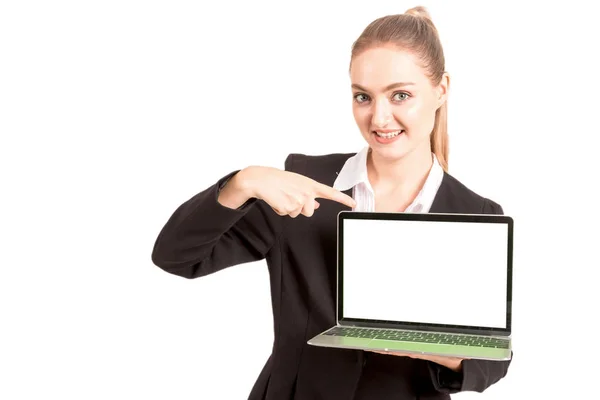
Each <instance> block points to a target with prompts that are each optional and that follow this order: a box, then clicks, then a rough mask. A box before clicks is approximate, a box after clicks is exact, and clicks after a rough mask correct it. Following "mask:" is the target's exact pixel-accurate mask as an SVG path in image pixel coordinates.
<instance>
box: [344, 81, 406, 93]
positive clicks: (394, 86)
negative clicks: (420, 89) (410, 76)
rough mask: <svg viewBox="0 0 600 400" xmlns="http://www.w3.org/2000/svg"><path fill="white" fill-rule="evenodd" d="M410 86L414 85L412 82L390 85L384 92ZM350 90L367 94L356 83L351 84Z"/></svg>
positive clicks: (365, 90)
mask: <svg viewBox="0 0 600 400" xmlns="http://www.w3.org/2000/svg"><path fill="white" fill-rule="evenodd" d="M411 85H414V83H413V82H396V83H392V84H391V85H387V86H386V87H385V89H384V91H386V92H387V91H388V90H392V89H396V88H399V87H404V86H411ZM352 88H353V89H358V90H362V91H363V92H368V90H367V89H365V88H363V87H362V86H360V85H357V84H356V83H353V84H352Z"/></svg>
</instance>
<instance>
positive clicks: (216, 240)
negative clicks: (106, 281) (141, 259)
mask: <svg viewBox="0 0 600 400" xmlns="http://www.w3.org/2000/svg"><path fill="white" fill-rule="evenodd" d="M291 164H292V156H291V155H289V156H288V157H287V158H286V160H285V169H286V170H289V168H290V167H291ZM238 172H239V170H238V171H234V172H231V173H229V174H228V175H226V176H224V177H222V178H221V179H219V180H218V181H217V182H216V183H215V184H213V185H212V186H210V187H208V188H207V189H205V190H203V191H202V192H200V193H198V194H196V195H195V196H193V197H192V198H190V199H189V200H187V201H186V202H185V203H183V204H181V205H180V206H179V207H178V208H177V209H176V210H175V212H174V213H173V214H172V215H171V217H170V218H169V219H168V221H167V222H166V224H165V225H164V227H163V228H162V230H161V231H160V233H159V234H158V237H157V238H156V241H155V243H154V247H153V250H152V256H151V259H152V262H153V263H154V264H155V265H156V266H158V267H160V268H161V269H163V270H164V271H166V272H169V273H171V274H174V275H178V276H181V277H184V278H188V279H193V278H198V277H202V276H206V275H209V274H212V273H214V272H217V271H220V270H222V269H225V268H227V267H231V266H234V265H238V264H243V263H248V262H253V261H259V260H262V259H264V258H265V257H266V256H267V254H268V253H269V251H270V249H271V248H272V247H273V246H274V244H275V242H276V240H277V237H278V235H279V232H280V225H281V222H280V219H281V217H280V216H279V215H277V214H276V213H275V211H273V209H272V208H271V207H270V206H269V205H268V204H267V203H266V202H264V201H262V200H258V199H250V200H249V201H248V202H246V203H245V204H244V205H242V206H241V207H240V208H238V209H231V208H228V207H225V206H223V205H221V203H219V202H218V201H217V198H218V195H219V191H220V189H221V188H222V187H223V186H224V185H225V184H226V183H227V181H228V180H229V179H231V178H232V177H233V176H234V175H235V174H236V173H238Z"/></svg>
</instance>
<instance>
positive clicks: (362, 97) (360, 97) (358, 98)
mask: <svg viewBox="0 0 600 400" xmlns="http://www.w3.org/2000/svg"><path fill="white" fill-rule="evenodd" d="M354 101H356V102H357V103H359V104H361V103H364V102H366V101H369V96H367V95H366V94H364V93H357V94H355V95H354Z"/></svg>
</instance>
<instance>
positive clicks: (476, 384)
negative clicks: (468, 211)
mask: <svg viewBox="0 0 600 400" xmlns="http://www.w3.org/2000/svg"><path fill="white" fill-rule="evenodd" d="M482 214H499V215H502V214H504V210H503V209H502V207H501V206H500V205H499V204H497V203H495V202H493V201H492V200H489V199H484V204H483V209H482ZM511 361H512V352H511V359H510V360H507V361H487V360H473V359H470V360H463V362H462V371H461V372H460V373H457V372H454V371H452V370H450V369H449V368H446V367H444V366H442V365H439V364H437V363H434V362H430V361H428V362H427V363H428V368H429V373H430V376H431V379H432V382H433V386H434V388H435V389H436V390H437V391H439V392H444V393H450V394H452V393H457V392H463V391H473V392H480V393H481V392H483V391H484V390H486V389H487V388H489V387H490V386H492V385H493V384H495V383H496V382H498V381H499V380H500V379H502V378H504V377H505V376H506V374H507V373H508V367H509V366H510V363H511Z"/></svg>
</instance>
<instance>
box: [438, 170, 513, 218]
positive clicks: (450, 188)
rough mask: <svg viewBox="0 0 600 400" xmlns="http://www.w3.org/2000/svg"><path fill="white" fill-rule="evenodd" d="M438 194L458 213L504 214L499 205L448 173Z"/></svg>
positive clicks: (445, 174) (445, 173)
mask: <svg viewBox="0 0 600 400" xmlns="http://www.w3.org/2000/svg"><path fill="white" fill-rule="evenodd" d="M438 194H439V196H440V198H441V199H443V201H444V202H446V203H448V205H450V206H451V207H452V208H454V209H456V210H457V211H458V212H465V213H480V214H504V210H503V209H502V206H501V205H500V204H499V203H497V202H496V201H494V200H492V199H490V198H488V197H485V196H482V195H480V194H478V193H476V192H475V191H474V190H472V189H471V188H469V187H467V186H466V185H465V184H464V183H462V182H461V181H459V180H458V179H457V178H455V177H454V176H452V175H450V174H449V173H447V172H444V178H443V180H442V184H441V185H440V188H439V191H438Z"/></svg>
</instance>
